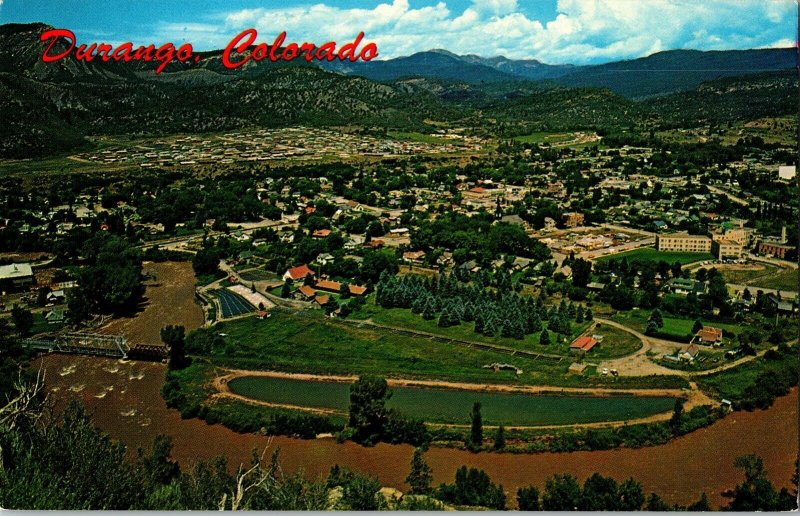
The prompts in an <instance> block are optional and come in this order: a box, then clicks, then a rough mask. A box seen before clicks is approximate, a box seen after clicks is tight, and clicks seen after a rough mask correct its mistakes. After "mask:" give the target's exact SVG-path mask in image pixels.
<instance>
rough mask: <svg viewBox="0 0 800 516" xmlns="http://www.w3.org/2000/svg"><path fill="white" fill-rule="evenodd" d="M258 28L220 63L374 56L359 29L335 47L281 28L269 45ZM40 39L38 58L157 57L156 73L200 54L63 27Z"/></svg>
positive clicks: (237, 41)
mask: <svg viewBox="0 0 800 516" xmlns="http://www.w3.org/2000/svg"><path fill="white" fill-rule="evenodd" d="M257 36H258V32H256V30H255V29H247V30H245V31H243V32H241V33H240V34H238V35H237V36H236V37H235V38H233V39H232V40H231V42H230V43H228V46H227V47H225V50H224V51H223V52H222V64H223V65H224V66H225V67H226V68H230V69H236V68H239V67H240V66H242V65H244V64H246V63H247V62H248V61H251V60H252V61H262V60H264V59H269V60H270V61H273V62H275V61H292V60H294V59H297V58H298V57H302V58H303V59H305V60H306V61H313V60H318V61H334V60H336V59H339V60H341V61H358V60H359V59H360V60H362V61H370V60H372V59H374V58H375V57H377V56H378V47H377V45H376V44H375V43H367V44H365V45H364V46H363V47H361V48H360V49H359V46H360V45H361V43H362V40H363V39H364V33H363V32H361V33H359V34H358V36H356V38H355V39H354V40H353V41H351V42H349V43H346V44H344V45H342V47H341V48H339V47H337V44H336V42H334V41H329V42H327V43H323V44H322V45H320V46H316V45H315V44H313V43H302V44H297V43H288V44H286V45H284V43H285V41H286V32H281V33H280V34H278V36H277V37H276V38H275V40H274V41H273V43H272V45H269V46H268V45H267V44H265V43H258V44H255V45H254V43H255V40H256V37H257ZM40 40H41V41H43V42H46V41H48V40H49V41H50V44H49V45H48V46H47V48H46V49H45V50H44V52H43V53H42V61H44V62H45V63H51V62H54V61H58V60H60V59H64V58H66V57H69V56H70V55H72V57H73V58H74V59H76V60H77V61H84V62H87V63H88V62H91V61H92V60H94V59H95V58H99V59H100V60H101V61H104V62H108V61H117V62H120V61H122V62H126V63H127V62H129V61H144V62H150V61H157V62H158V63H159V65H158V67H157V68H156V70H155V72H156V74H159V73H161V72H162V71H163V70H164V68H166V66H167V65H168V64H169V63H171V62H172V61H176V60H177V61H178V62H181V63H184V62H186V61H190V60H192V59H194V61H195V62H197V61H200V56H199V55H195V54H194V49H193V48H192V44H191V43H184V44H182V45H181V46H179V47H177V48H176V47H175V45H173V44H172V43H164V44H163V45H161V46H160V47H158V48H156V46H155V45H149V46H146V47H145V46H139V47H137V48H134V46H133V43H130V42H126V43H122V44H120V45H118V46H116V47H114V46H112V45H109V44H107V43H91V44H90V45H87V44H85V43H84V44H81V45H78V46H77V48H76V44H77V38H76V37H75V33H73V32H72V31H71V30H67V29H51V30H47V31H45V32H44V33H42V35H41V38H40ZM59 41H63V42H65V43H66V47H65V49H57V48H55V47H56V44H57V43H58V42H59Z"/></svg>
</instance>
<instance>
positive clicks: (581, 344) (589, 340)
mask: <svg viewBox="0 0 800 516" xmlns="http://www.w3.org/2000/svg"><path fill="white" fill-rule="evenodd" d="M599 343H600V341H598V340H597V339H595V338H594V337H589V336H588V335H584V336H582V337H578V338H577V339H575V340H574V341H572V344H570V345H569V350H570V351H574V352H583V353H588V352H589V351H591V350H592V348H593V347H595V346H596V345H597V344H599Z"/></svg>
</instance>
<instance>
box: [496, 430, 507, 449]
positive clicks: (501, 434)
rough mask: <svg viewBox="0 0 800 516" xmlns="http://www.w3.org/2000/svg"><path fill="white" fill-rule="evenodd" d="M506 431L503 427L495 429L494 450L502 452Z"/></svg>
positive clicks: (504, 445)
mask: <svg viewBox="0 0 800 516" xmlns="http://www.w3.org/2000/svg"><path fill="white" fill-rule="evenodd" d="M505 434H506V429H505V428H504V427H503V425H500V426H499V427H497V434H495V436H494V449H495V450H502V449H503V448H505V447H506V435H505Z"/></svg>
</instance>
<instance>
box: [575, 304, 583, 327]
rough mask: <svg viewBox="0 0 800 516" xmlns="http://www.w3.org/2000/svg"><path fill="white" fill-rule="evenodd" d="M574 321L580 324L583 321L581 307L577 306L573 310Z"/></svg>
mask: <svg viewBox="0 0 800 516" xmlns="http://www.w3.org/2000/svg"><path fill="white" fill-rule="evenodd" d="M575 322H576V323H578V324H581V323H582V322H583V307H582V306H578V308H577V310H576V311H575Z"/></svg>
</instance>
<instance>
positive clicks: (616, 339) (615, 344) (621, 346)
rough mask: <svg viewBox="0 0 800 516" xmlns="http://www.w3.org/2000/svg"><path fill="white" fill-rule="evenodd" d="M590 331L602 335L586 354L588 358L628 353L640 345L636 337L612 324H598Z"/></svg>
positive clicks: (640, 342)
mask: <svg viewBox="0 0 800 516" xmlns="http://www.w3.org/2000/svg"><path fill="white" fill-rule="evenodd" d="M591 333H592V334H599V335H602V336H603V341H602V342H601V343H600V345H599V346H596V347H595V348H594V349H592V351H591V352H590V353H589V354H588V355H587V359H588V360H594V359H608V358H616V357H621V356H625V355H630V354H631V353H634V352H636V351H638V350H639V349H640V348H641V347H642V341H641V340H639V338H638V337H636V336H635V335H631V334H630V333H628V332H627V331H624V330H620V329H619V328H614V327H613V326H607V325H605V326H604V325H602V324H598V325H597V326H596V327H595V328H594V329H593V330H592V331H591Z"/></svg>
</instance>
